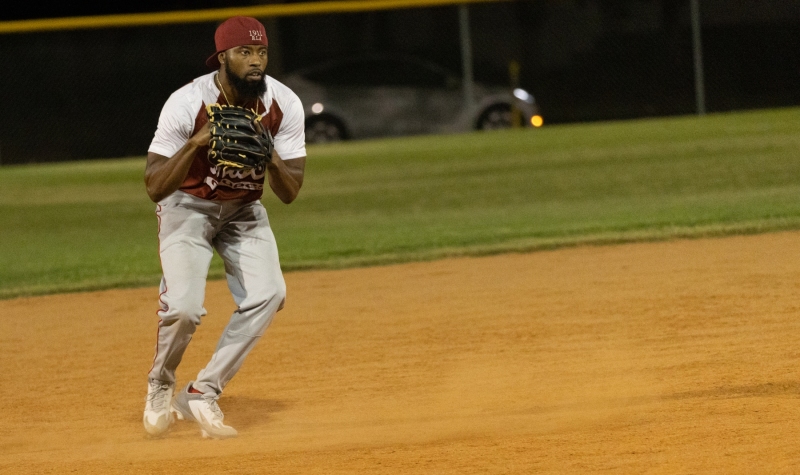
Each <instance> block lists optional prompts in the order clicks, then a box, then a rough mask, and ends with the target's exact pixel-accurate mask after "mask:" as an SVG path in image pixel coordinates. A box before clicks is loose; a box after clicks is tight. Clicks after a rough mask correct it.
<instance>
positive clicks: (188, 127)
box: [148, 72, 306, 201]
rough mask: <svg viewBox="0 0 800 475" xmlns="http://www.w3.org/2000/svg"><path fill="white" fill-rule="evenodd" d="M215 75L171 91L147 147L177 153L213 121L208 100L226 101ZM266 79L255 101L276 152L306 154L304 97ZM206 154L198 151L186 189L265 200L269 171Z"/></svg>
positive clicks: (213, 195) (207, 196)
mask: <svg viewBox="0 0 800 475" xmlns="http://www.w3.org/2000/svg"><path fill="white" fill-rule="evenodd" d="M216 74H217V73H216V72H212V73H209V74H206V75H204V76H200V77H198V78H196V79H195V80H194V81H192V82H190V83H189V84H187V85H185V86H183V87H182V88H180V89H178V90H177V91H175V92H174V93H172V95H171V96H170V97H169V99H167V102H166V103H165V104H164V107H163V108H162V110H161V116H160V117H159V119H158V128H157V129H156V132H155V136H154V137H153V141H152V142H151V143H150V148H149V149H148V151H150V152H153V153H157V154H159V155H163V156H165V157H172V156H173V155H174V154H175V153H176V152H177V151H178V150H180V149H181V147H183V146H184V145H185V144H186V142H187V141H188V140H189V138H190V137H191V136H192V135H194V133H195V132H197V131H198V130H199V129H200V128H201V127H203V125H205V124H206V122H208V117H207V115H206V110H205V108H206V105H207V104H213V103H220V104H227V101H226V100H225V97H224V95H223V94H222V93H221V92H220V90H219V89H218V88H217V85H216V82H215V80H214V77H215V75H216ZM265 80H266V82H267V91H266V92H265V93H264V95H262V96H261V97H260V98H259V100H258V101H257V104H255V101H254V105H256V108H257V112H258V113H259V114H261V115H262V119H261V123H262V125H264V127H265V128H267V129H269V131H270V132H271V133H272V136H273V137H274V139H275V151H276V152H277V153H278V155H279V156H280V157H281V158H282V159H283V160H290V159H293V158H299V157H305V156H306V145H305V114H304V112H303V105H302V104H301V102H300V98H298V97H297V94H295V93H294V92H293V91H292V90H291V89H289V88H288V87H286V86H285V85H284V84H282V83H281V82H279V81H277V80H275V79H274V78H272V77H270V76H265ZM247 107H248V108H250V107H252V106H251V105H248V106H247ZM265 111H266V112H265ZM207 155H208V147H201V148H200V149H198V151H197V154H196V156H195V158H194V162H192V165H191V168H190V169H189V173H188V175H187V176H186V179H185V180H184V181H183V183H182V184H181V187H180V190H181V191H184V192H186V193H189V194H191V195H194V196H196V197H198V198H203V199H208V200H233V199H243V200H245V201H252V200H258V199H260V198H261V195H262V193H263V191H264V177H265V176H266V171H265V172H262V173H256V172H255V171H250V172H245V173H243V172H241V171H237V170H231V169H225V170H223V169H221V168H216V167H213V166H212V165H211V163H210V162H209V161H208V159H207Z"/></svg>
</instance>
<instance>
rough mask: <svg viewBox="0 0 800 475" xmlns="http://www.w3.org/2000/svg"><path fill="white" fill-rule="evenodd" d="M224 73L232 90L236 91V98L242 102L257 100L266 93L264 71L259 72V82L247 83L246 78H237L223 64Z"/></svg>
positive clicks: (226, 64) (228, 67)
mask: <svg viewBox="0 0 800 475" xmlns="http://www.w3.org/2000/svg"><path fill="white" fill-rule="evenodd" d="M225 73H226V74H227V76H228V82H229V83H230V85H231V86H233V89H235V90H236V96H237V97H239V98H240V99H242V100H249V99H257V98H259V97H261V96H263V95H264V93H265V92H267V82H266V81H265V80H264V76H266V69H265V70H264V71H261V74H262V76H261V80H260V81H255V82H253V81H248V80H247V78H241V77H239V76H237V75H236V74H235V73H234V72H233V71H231V67H230V65H229V64H228V63H225Z"/></svg>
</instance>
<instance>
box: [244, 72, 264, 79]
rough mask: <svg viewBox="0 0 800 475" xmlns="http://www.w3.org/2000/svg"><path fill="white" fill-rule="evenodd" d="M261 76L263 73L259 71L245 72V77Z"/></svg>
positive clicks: (257, 77) (255, 77) (254, 77)
mask: <svg viewBox="0 0 800 475" xmlns="http://www.w3.org/2000/svg"><path fill="white" fill-rule="evenodd" d="M263 76H264V73H262V72H261V71H250V72H249V73H247V76H245V77H246V78H247V79H261V78H262V77H263Z"/></svg>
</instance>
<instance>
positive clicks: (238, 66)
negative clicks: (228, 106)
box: [225, 45, 267, 98]
mask: <svg viewBox="0 0 800 475" xmlns="http://www.w3.org/2000/svg"><path fill="white" fill-rule="evenodd" d="M266 70H267V47H266V46H263V45H245V46H237V47H236V48H231V49H229V50H228V51H226V52H225V73H226V74H227V76H228V79H229V80H230V82H231V83H232V85H233V87H235V88H236V90H237V91H238V93H239V94H240V95H242V96H244V97H246V98H255V97H258V96H260V95H261V94H263V93H264V92H265V91H266V88H267V84H266V82H265V81H264V75H265V74H266Z"/></svg>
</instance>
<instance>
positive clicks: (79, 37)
mask: <svg viewBox="0 0 800 475" xmlns="http://www.w3.org/2000/svg"><path fill="white" fill-rule="evenodd" d="M256 3H261V2H249V3H248V2H247V1H242V2H236V3H232V2H223V1H192V2H188V1H183V2H180V1H172V2H170V1H162V2H158V4H157V6H156V4H155V2H130V3H126V2H113V4H112V2H99V1H98V2H80V3H78V4H70V5H67V4H58V5H53V6H52V7H49V8H48V9H47V10H46V12H39V11H35V10H41V6H40V5H38V4H37V5H34V4H30V6H26V5H15V6H14V8H13V9H6V10H5V11H3V12H1V14H0V20H16V19H30V18H43V17H63V16H84V15H97V14H109V13H135V12H148V11H172V10H188V9H201V8H220V7H230V6H249V5H253V4H256ZM263 3H267V2H263ZM271 3H294V2H271ZM34 6H35V7H36V8H34ZM700 10H701V17H702V34H703V37H702V41H703V57H704V64H705V69H704V77H705V84H706V107H707V111H708V112H723V111H733V110H743V109H753V108H767V107H784V106H795V105H800V0H763V1H758V0H738V1H736V0H733V1H725V0H700ZM469 11H470V29H471V37H472V45H473V49H474V53H473V54H474V71H475V79H476V80H477V81H481V82H486V83H492V84H507V83H509V75H508V66H509V62H510V61H512V60H514V61H518V62H519V63H520V65H521V86H522V87H524V88H526V89H528V90H529V91H531V92H532V93H533V94H534V95H535V97H536V99H537V101H538V102H539V105H540V107H541V109H542V111H543V115H544V116H545V119H546V124H558V123H568V122H581V121H597V120H615V119H628V118H637V117H653V116H666V115H680V114H692V113H695V112H696V106H695V91H694V70H693V58H692V38H691V25H690V10H689V0H518V1H512V2H503V3H497V4H474V5H471V6H470V7H469ZM43 13H44V14H43ZM261 20H262V21H263V22H264V24H265V25H266V28H267V34H268V36H269V38H270V65H269V68H268V72H269V73H270V74H271V75H273V76H275V77H277V78H278V79H280V77H281V76H282V75H283V74H285V73H287V72H290V71H292V70H294V69H297V68H300V67H304V66H308V65H311V64H314V63H316V62H319V61H322V60H325V59H329V58H337V57H342V56H347V55H350V54H354V53H361V52H369V51H379V52H390V53H391V52H398V53H411V54H414V55H418V56H422V57H424V58H426V59H429V60H433V61H435V62H438V63H440V64H442V65H444V66H446V67H448V68H450V69H452V70H454V71H456V72H459V71H460V69H461V61H460V49H459V30H458V14H457V7H455V6H449V7H436V8H415V9H405V10H390V11H379V12H370V13H353V14H328V15H313V16H297V17H281V18H272V19H270V18H262V19H261ZM216 26H217V23H190V24H180V25H164V26H148V27H127V28H114V29H91V30H76V31H60V32H36V33H24V34H5V35H0V54H1V55H2V57H3V58H4V59H5V64H4V71H3V74H2V76H0V91H3V93H2V95H3V104H4V106H5V110H4V112H5V113H4V114H2V115H0V163H2V164H11V163H29V162H45V161H56V160H70V159H83V158H113V157H126V156H142V155H145V154H146V151H147V147H148V145H149V143H150V140H151V138H152V136H153V132H154V130H155V126H156V122H157V119H158V114H159V112H160V110H161V106H162V105H163V103H164V101H165V100H166V99H167V97H168V96H169V94H170V93H171V92H172V91H174V90H175V89H177V88H178V87H180V86H182V85H183V84H185V83H187V82H189V81H190V80H191V79H193V78H195V77H197V76H199V75H201V74H205V73H206V72H207V70H206V68H205V65H204V61H205V58H206V57H208V56H209V55H210V54H211V53H212V52H213V51H214V41H213V36H214V30H215V28H216Z"/></svg>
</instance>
